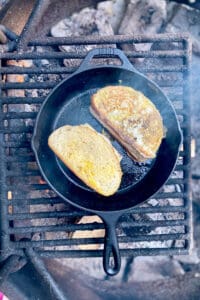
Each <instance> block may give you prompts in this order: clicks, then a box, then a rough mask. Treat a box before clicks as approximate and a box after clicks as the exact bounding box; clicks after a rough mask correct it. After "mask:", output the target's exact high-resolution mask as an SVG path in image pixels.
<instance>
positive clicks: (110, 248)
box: [102, 215, 121, 276]
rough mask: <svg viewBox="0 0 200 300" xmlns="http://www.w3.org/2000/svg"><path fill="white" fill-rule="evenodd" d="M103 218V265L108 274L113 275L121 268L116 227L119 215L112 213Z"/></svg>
mask: <svg viewBox="0 0 200 300" xmlns="http://www.w3.org/2000/svg"><path fill="white" fill-rule="evenodd" d="M102 219H103V220H104V224H105V239H104V252H103V267H104V270H105V272H106V273H107V274H108V275H110V276H113V275H116V274H117V273H118V272H119V271H120V268H121V257H120V253H119V245H118V241H117V235H116V229H115V228H116V223H117V220H118V217H117V218H113V215H110V217H108V218H106V219H105V216H104V217H103V218H102Z"/></svg>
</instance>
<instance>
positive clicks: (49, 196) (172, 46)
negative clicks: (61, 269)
mask: <svg viewBox="0 0 200 300" xmlns="http://www.w3.org/2000/svg"><path fill="white" fill-rule="evenodd" d="M108 43H110V44H115V43H116V45H117V46H118V47H120V48H123V47H124V46H125V45H126V46H127V45H130V44H131V43H135V44H140V43H142V44H144V45H147V44H148V45H149V44H153V46H152V47H151V50H148V51H136V50H134V51H125V54H126V55H127V56H128V57H129V58H130V59H134V60H135V63H136V64H135V67H136V68H137V69H138V70H139V71H141V72H143V73H144V74H145V75H147V76H148V77H149V78H151V79H153V80H154V81H155V82H156V83H157V84H158V85H159V86H161V87H162V89H163V91H164V92H165V93H166V94H167V95H168V97H169V99H170V100H171V101H172V102H173V104H174V107H175V109H176V112H177V114H178V118H179V120H180V124H181V128H182V131H183V138H184V139H183V146H182V150H181V152H180V156H179V159H178V163H177V166H176V168H175V171H174V173H173V174H172V176H171V178H170V179H169V180H168V182H167V183H166V185H165V186H164V187H163V188H162V190H161V191H160V192H159V193H157V194H156V195H155V196H154V197H153V199H150V200H148V201H147V202H146V203H144V204H142V205H140V206H138V207H136V208H134V209H133V210H132V212H131V213H130V214H127V215H126V216H123V217H122V218H121V219H120V221H119V223H118V227H117V234H118V240H119V245H120V252H121V255H124V256H127V255H135V256H137V255H162V254H163V255H165V254H167V255H173V254H186V253H188V251H189V248H190V244H191V234H192V225H191V199H190V189H189V176H190V167H189V163H190V103H189V89H188V74H189V67H190V58H191V45H190V41H189V38H188V37H187V36H186V35H180V34H179V35H168V34H162V35H161V34H160V35H152V36H148V37H147V36H110V37H94V36H92V37H86V38H82V37H76V38H71V37H70V38H51V37H47V38H43V39H35V40H32V41H30V43H29V46H31V47H34V50H32V52H30V51H31V50H30V49H33V48H29V49H28V50H27V52H22V53H19V52H14V53H1V54H0V58H1V60H2V67H1V68H0V73H1V75H2V81H1V82H0V88H1V97H0V110H1V113H0V169H1V175H0V176H1V177H0V180H1V182H0V183H1V184H0V193H1V194H0V197H1V202H0V205H1V217H0V224H1V255H2V258H1V259H4V258H5V257H7V256H9V255H11V254H18V255H23V254H24V248H32V247H34V248H35V249H37V252H38V253H39V254H40V255H41V256H48V257H90V256H93V257H96V256H101V255H102V244H103V238H101V237H100V238H93V237H92V235H91V234H92V232H93V230H94V229H97V230H100V229H103V224H100V223H88V224H79V223H78V220H79V219H80V218H81V217H82V216H86V215H90V214H89V213H85V212H82V211H79V210H77V209H74V208H72V207H71V206H70V205H68V204H66V203H63V200H62V199H60V198H59V197H58V196H56V195H55V193H54V192H53V191H51V190H50V188H49V186H48V185H47V184H46V183H45V182H44V180H43V179H42V177H41V175H40V171H39V170H38V167H37V164H36V162H35V158H34V155H33V153H32V150H31V146H30V141H31V135H32V132H33V127H34V121H35V117H36V115H37V111H38V110H39V107H40V105H41V103H42V102H43V101H44V99H45V95H46V94H47V93H48V92H49V91H50V90H51V89H52V88H53V87H54V86H55V85H56V84H57V83H58V82H59V81H60V80H61V79H62V78H64V77H65V76H68V74H70V73H72V72H74V71H75V70H76V67H63V64H62V63H61V62H62V60H63V59H71V58H74V59H83V58H84V57H85V55H86V53H83V52H80V53H75V52H74V53H64V52H59V51H58V50H55V46H58V45H73V44H78V45H81V44H98V45H99V47H103V45H104V44H108ZM37 46H40V47H41V46H43V47H44V46H48V47H47V49H46V50H44V52H38V49H37ZM49 47H52V48H49ZM56 49H57V48H56ZM104 58H105V57H104ZM27 59H32V60H33V62H37V61H38V60H41V59H49V61H51V60H53V61H55V60H57V61H59V64H55V63H54V64H51V63H50V64H49V65H48V66H46V67H44V66H43V67H41V68H40V67H37V64H35V66H34V67H33V66H32V67H19V66H14V65H13V66H9V67H8V66H6V61H8V60H13V61H18V60H27ZM136 60H137V61H136ZM8 74H25V82H6V81H5V80H4V78H5V75H8ZM49 74H50V75H49ZM55 74H56V77H55V76H53V77H51V75H55ZM45 75H47V76H48V77H45ZM41 76H43V77H42V78H43V79H42V80H40V79H41ZM13 89H16V90H25V93H24V96H23V97H21V96H20V97H15V96H9V95H8V91H10V90H13ZM33 90H37V95H36V96H33V95H32V94H31V91H32V92H33ZM30 95H31V96H30ZM17 105H23V106H20V109H21V110H20V111H18V110H17ZM22 107H23V109H22ZM75 231H76V232H77V231H84V232H85V233H86V234H87V237H83V238H76V239H75V238H73V232H75ZM90 244H95V245H96V244H99V248H98V249H95V250H94V249H90V250H88V249H85V248H83V247H82V248H81V249H80V245H87V247H88V245H90Z"/></svg>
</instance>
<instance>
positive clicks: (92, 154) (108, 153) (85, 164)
mask: <svg viewBox="0 0 200 300" xmlns="http://www.w3.org/2000/svg"><path fill="white" fill-rule="evenodd" d="M48 144H49V147H50V148H51V149H52V150H53V151H54V153H55V154H56V155H57V156H58V157H59V158H60V159H61V160H62V161H63V163H64V164H65V165H66V166H67V167H68V168H69V169H70V170H71V171H72V172H74V173H75V174H76V175H77V176H78V177H79V178H80V179H81V180H82V181H83V182H84V183H85V184H86V185H88V186H89V187H90V188H92V189H93V190H95V191H96V192H98V193H99V194H102V195H104V196H110V195H112V194H114V193H115V192H116V191H117V190H118V188H119V186H120V183H121V177H122V171H121V167H120V157H119V155H118V152H117V151H116V150H115V148H114V147H113V146H112V144H111V143H110V141H109V140H107V138H105V137H104V136H103V135H102V134H100V133H98V132H97V131H95V130H94V129H93V128H92V127H91V126H89V125H88V124H84V125H79V126H69V125H66V126H63V127H60V128H58V129H57V130H55V131H54V132H53V133H52V134H51V135H50V136H49V139H48Z"/></svg>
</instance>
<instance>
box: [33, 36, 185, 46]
mask: <svg viewBox="0 0 200 300" xmlns="http://www.w3.org/2000/svg"><path fill="white" fill-rule="evenodd" d="M185 40H186V41H188V35H187V34H173V42H179V43H180V42H182V41H185ZM171 41H172V36H171V34H159V35H158V34H151V35H149V34H143V35H133V36H132V35H114V36H113V35H110V36H85V37H84V39H83V37H80V36H73V37H61V38H59V37H58V38H55V37H45V38H42V39H40V38H38V39H34V40H32V41H30V42H29V45H30V46H53V45H80V44H81V45H89V44H115V43H117V44H120V43H126V44H132V43H152V42H171Z"/></svg>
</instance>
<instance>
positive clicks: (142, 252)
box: [37, 247, 188, 258]
mask: <svg viewBox="0 0 200 300" xmlns="http://www.w3.org/2000/svg"><path fill="white" fill-rule="evenodd" d="M37 253H38V254H39V255H40V256H41V257H48V258H64V257H77V258H80V257H102V255H103V251H101V250H96V251H94V250H85V251H81V250H71V251H70V250H68V251H56V250H54V251H48V250H46V251H37ZM120 254H121V255H122V256H130V255H132V256H134V257H136V256H149V255H169V254H170V255H180V254H182V255H184V254H188V249H187V248H185V249H183V248H179V247H177V248H170V249H165V248H157V249H141V248H140V249H121V250H120Z"/></svg>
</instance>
